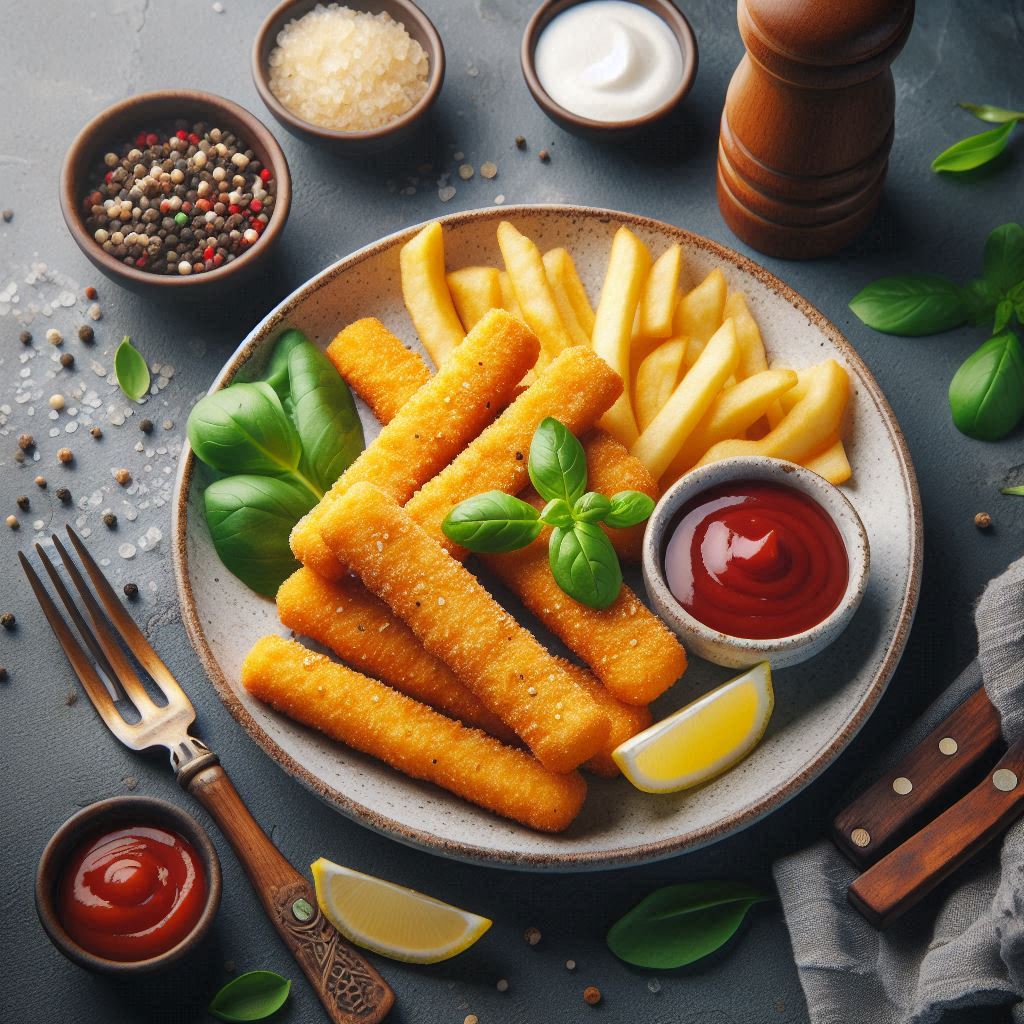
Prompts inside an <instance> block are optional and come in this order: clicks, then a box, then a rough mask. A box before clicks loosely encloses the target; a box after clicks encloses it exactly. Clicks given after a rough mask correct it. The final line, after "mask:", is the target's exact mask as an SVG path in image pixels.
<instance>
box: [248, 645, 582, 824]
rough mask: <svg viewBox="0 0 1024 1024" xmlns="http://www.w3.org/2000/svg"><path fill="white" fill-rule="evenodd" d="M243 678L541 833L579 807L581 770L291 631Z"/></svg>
mask: <svg viewBox="0 0 1024 1024" xmlns="http://www.w3.org/2000/svg"><path fill="white" fill-rule="evenodd" d="M242 685H243V686H244V687H245V688H246V690H248V691H249V693H251V694H252V695H253V696H254V697H256V698H257V699H258V700H261V701H263V702H264V703H267V704H269V705H270V706H271V707H273V708H275V709H276V710H277V711H280V712H281V713H282V714H285V715H287V716H288V717H289V718H293V719H295V720H296V721H298V722H302V723H303V724H304V725H308V726H310V727H312V728H314V729H318V730H319V731H320V732H322V733H324V734H325V735H327V736H329V737H331V739H334V740H338V741H340V742H341V743H345V744H346V745H348V746H350V747H352V748H354V749H355V750H359V751H362V752H363V753H364V754H369V755H371V756H372V757H376V758H378V759H379V760H381V761H384V762H385V763H386V764H389V765H391V766H392V767H393V768H397V769H398V770H399V771H400V772H403V773H404V774H406V775H409V776H411V777H412V778H414V779H425V780H426V781H428V782H432V783H434V784H435V785H437V786H440V787H442V788H443V789H447V790H448V791H449V792H451V793H455V794H456V795H458V796H460V797H462V798H463V799H465V800H468V801H470V803H474V804H476V805H477V806H479V807H484V808H486V809H487V810H489V811H493V812H495V813H496V814H500V815H502V816H504V817H506V818H511V819H512V820H513V821H518V822H520V823H521V824H523V825H526V826H528V827H529V828H534V829H538V830H539V831H542V832H560V831H562V830H563V829H565V828H567V827H568V826H569V824H570V823H571V822H572V820H573V818H575V817H576V815H577V814H578V813H579V811H580V808H581V807H582V806H583V801H584V799H585V797H586V794H587V784H586V782H584V781H583V778H582V777H581V776H580V775H579V774H577V773H575V772H574V773H572V774H568V775H556V774H555V773H553V772H551V771H548V770H547V769H545V768H543V767H542V766H541V765H540V764H539V763H538V762H537V761H535V760H534V759H533V758H532V757H530V755H529V754H527V753H526V751H524V750H519V749H515V748H513V747H506V746H504V745H503V744H502V743H500V742H499V741H498V740H496V739H494V738H493V737H491V736H487V735H485V734H484V733H482V732H480V731H479V730H477V729H469V728H466V726H464V725H462V724H460V723H459V722H456V721H454V720H453V719H451V718H446V717H445V716H444V715H441V714H438V712H436V711H434V710H432V709H431V708H428V707H427V706H426V705H424V704H420V703H419V702H417V701H415V700H412V699H411V698H410V697H406V696H404V695H403V694H401V693H396V692H395V691H394V690H392V689H391V688H390V687H388V686H385V685H384V684H383V683H379V682H377V681H376V680H375V679H369V678H367V677H366V676H364V675H361V674H360V673H358V672H354V671H352V669H349V668H346V667H345V666H344V665H338V664H337V663H335V662H333V661H331V660H330V659H329V658H328V657H326V656H325V655H323V654H314V653H313V652H312V651H309V650H307V649H306V648H305V647H303V646H302V645H301V644H298V643H296V642H295V641H294V640H285V639H284V637H280V636H266V637H263V638H262V639H261V640H258V641H257V642H256V645H255V646H254V647H253V649H252V650H251V651H250V652H249V656H248V657H247V658H246V659H245V662H244V663H243V665H242Z"/></svg>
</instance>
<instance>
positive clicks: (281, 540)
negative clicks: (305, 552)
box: [203, 475, 317, 597]
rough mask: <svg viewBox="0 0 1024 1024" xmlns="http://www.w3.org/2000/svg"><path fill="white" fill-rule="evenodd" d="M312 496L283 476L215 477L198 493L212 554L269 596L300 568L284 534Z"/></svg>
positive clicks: (306, 508)
mask: <svg viewBox="0 0 1024 1024" xmlns="http://www.w3.org/2000/svg"><path fill="white" fill-rule="evenodd" d="M316 501H317V499H316V498H315V497H314V495H313V494H311V493H310V492H309V490H308V489H307V488H305V487H303V486H302V485H301V484H298V483H295V482H294V481H292V480H286V479H283V478H275V477H271V476H251V475H242V476H226V477H224V478H222V479H221V480H215V481H214V482H213V483H212V484H210V485H209V486H208V487H207V488H206V490H205V491H204V492H203V503H204V506H205V508H206V525H207V527H208V528H209V531H210V537H211V539H212V540H213V546H214V548H216V550H217V557H218V558H220V560H221V562H222V563H223V565H224V567H225V568H226V569H228V570H229V571H230V572H232V573H234V575H235V576H237V577H238V578H239V579H240V580H241V581H242V582H243V583H244V584H245V585H246V586H247V587H249V588H250V589H251V590H255V591H256V593H258V594H264V595H266V596H267V597H273V596H274V595H275V594H276V593H277V588H278V587H280V585H281V584H282V583H283V582H284V581H285V580H286V579H287V578H288V577H289V576H290V575H291V574H292V573H293V572H294V571H295V570H296V569H298V568H299V563H298V562H297V561H296V560H295V557H294V556H293V555H292V552H291V548H289V546H288V536H289V534H290V533H291V532H292V527H293V526H294V525H295V524H296V523H297V522H298V521H299V520H300V519H301V518H302V517H303V516H304V515H305V514H306V513H307V512H308V511H309V510H310V509H311V508H312V507H313V506H314V505H315V504H316Z"/></svg>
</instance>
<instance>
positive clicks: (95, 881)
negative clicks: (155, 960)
mask: <svg viewBox="0 0 1024 1024" xmlns="http://www.w3.org/2000/svg"><path fill="white" fill-rule="evenodd" d="M57 898H58V911H59V914H60V918H61V921H62V923H63V925H64V927H65V928H66V929H67V932H68V934H69V935H70V936H71V937H72V938H73V939H74V940H75V942H77V943H78V944H79V945H80V946H82V947H83V949H86V950H88V951H89V952H90V953H95V954H96V955H97V956H102V957H106V958H107V959H108V960H121V961H136V960H148V959H149V958H150V957H154V956H159V955H160V954H161V953H166V952H167V951H168V950H169V949H172V948H173V947H174V946H176V945H177V944H178V943H179V942H181V941H182V939H184V938H185V937H186V936H187V935H188V934H189V933H190V932H191V931H192V929H193V928H194V927H195V925H196V922H197V921H198V920H199V918H200V916H201V915H202V912H203V907H204V906H205V904H206V876H205V874H204V873H203V865H202V862H201V860H200V859H199V855H198V854H197V853H196V851H195V848H194V847H193V846H192V844H191V843H189V842H188V841H187V840H185V839H183V838H182V837H181V836H179V835H178V834H177V833H175V832H169V831H167V830H166V829H162V828H158V827H155V826H150V825H144V826H130V827H127V828H118V829H115V830H113V831H110V832H103V833H101V834H99V835H93V836H92V837H90V838H89V839H87V840H86V841H85V842H84V843H82V845H81V846H79V847H78V848H77V849H76V850H75V852H74V853H73V854H72V856H71V858H70V859H69V861H68V864H67V867H66V868H65V869H64V874H63V876H62V877H61V880H60V886H59V889H58V893H57Z"/></svg>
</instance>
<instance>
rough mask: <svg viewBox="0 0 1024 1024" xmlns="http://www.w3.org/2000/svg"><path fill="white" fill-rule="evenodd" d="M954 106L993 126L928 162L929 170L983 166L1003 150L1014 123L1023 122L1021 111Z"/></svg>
mask: <svg viewBox="0 0 1024 1024" xmlns="http://www.w3.org/2000/svg"><path fill="white" fill-rule="evenodd" d="M957 106H958V107H962V108H963V109H964V110H966V111H968V112H969V113H971V114H973V115H974V116H975V117H977V118H978V119H979V120H981V121H987V122H988V123H989V124H994V125H997V127H995V128H990V129H989V130H988V131H986V132H979V133H978V134H977V135H969V136H968V137H967V138H966V139H961V140H960V141H959V142H954V143H953V145H952V146H950V147H949V148H948V149H945V150H943V151H942V152H941V153H940V154H939V155H938V156H937V157H936V158H935V159H934V160H933V161H932V170H933V171H949V172H953V173H961V172H963V171H973V170H974V169H975V168H976V167H982V166H984V165H985V164H987V163H989V162H990V161H992V160H994V159H995V158H996V157H997V156H999V154H1000V153H1002V151H1003V150H1004V149H1006V146H1007V143H1008V142H1009V141H1010V136H1011V135H1012V134H1013V129H1014V128H1015V127H1016V124H1017V122H1018V121H1024V111H1022V110H1006V109H1005V108H1003V107H993V106H991V105H990V104H987V103H958V104H957Z"/></svg>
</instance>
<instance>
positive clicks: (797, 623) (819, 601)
mask: <svg viewBox="0 0 1024 1024" xmlns="http://www.w3.org/2000/svg"><path fill="white" fill-rule="evenodd" d="M849 572H850V567H849V562H848V560H847V556H846V545H845V544H844V543H843V538H842V535H841V534H840V533H839V530H838V528H837V527H836V524H835V523H834V522H833V521H832V518H831V517H830V516H829V514H828V513H827V512H826V511H825V510H824V509H823V508H822V507H821V506H820V505H819V504H818V503H817V502H816V501H814V500H813V499H811V498H809V497H807V495H805V494H803V493H802V492H800V491H797V490H794V489H793V488H792V487H785V486H782V485H780V484H775V483H766V482H764V481H759V480H745V481H738V482H734V483H727V484H720V485H719V486H717V487H713V488H711V489H709V490H707V491H704V492H703V493H702V494H699V495H697V497H695V498H693V499H692V500H691V501H689V502H688V503H687V504H686V505H684V506H683V507H682V509H680V511H679V514H678V516H677V517H676V521H675V524H674V526H673V527H672V530H671V533H670V536H669V540H668V544H667V545H666V547H665V576H666V579H667V581H668V587H669V590H670V591H671V592H672V595H673V596H674V597H675V599H676V600H677V601H678V602H679V603H680V604H681V605H682V606H683V608H685V609H686V611H688V612H689V613H690V614H691V615H692V616H693V617H694V618H695V619H697V620H699V621H700V622H703V623H704V625H706V626H710V627H711V628H712V629H715V630H718V631H719V632H720V633H725V634H727V635H729V636H735V637H741V638H745V639H751V640H777V639H780V638H782V637H786V636H793V635H794V634H796V633H802V632H804V631H805V630H808V629H811V628H812V627H813V626H816V625H818V623H819V622H823V621H824V620H825V619H827V618H828V616H829V615H830V614H831V613H832V612H833V611H835V609H836V607H837V606H838V605H839V603H840V601H841V600H842V598H843V594H844V593H845V591H846V584H847V582H848V579H849Z"/></svg>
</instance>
